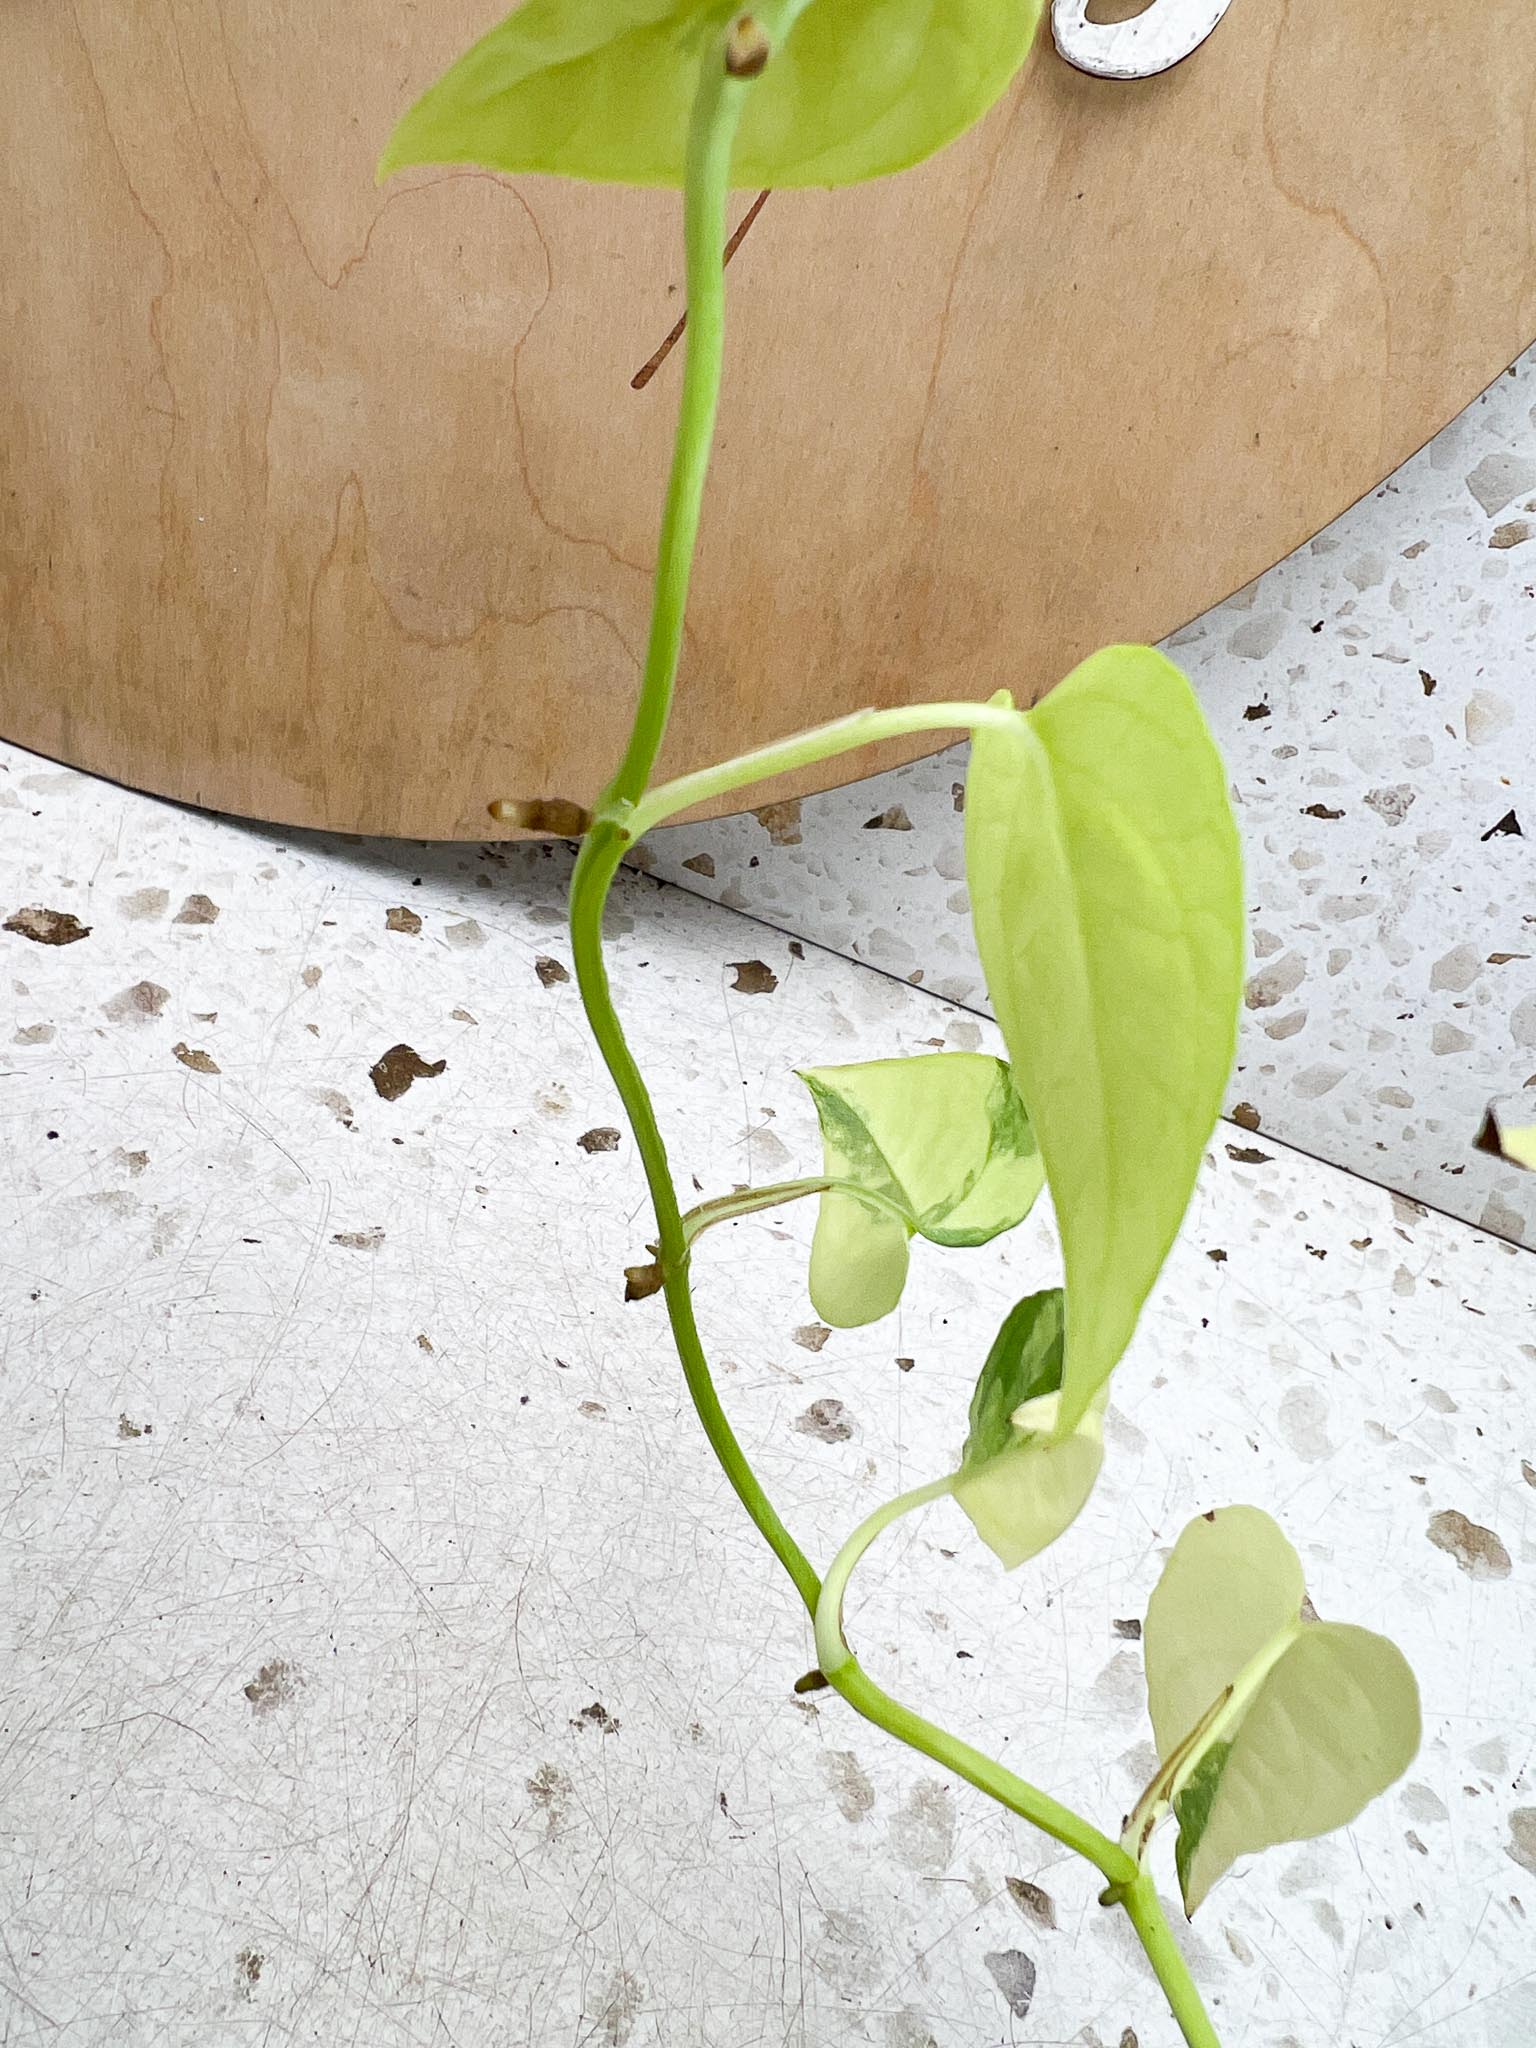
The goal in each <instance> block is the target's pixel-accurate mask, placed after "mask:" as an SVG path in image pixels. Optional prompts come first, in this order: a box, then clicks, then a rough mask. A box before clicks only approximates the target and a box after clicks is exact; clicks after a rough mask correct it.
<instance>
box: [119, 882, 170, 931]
mask: <svg viewBox="0 0 1536 2048" xmlns="http://www.w3.org/2000/svg"><path fill="white" fill-rule="evenodd" d="M170 904H171V892H170V890H169V889H134V890H132V891H130V893H129V894H128V895H126V896H121V897H119V898H118V904H117V907H118V909H119V910H120V911H121V912H122V913H123V915H124V917H126V918H129V919H131V920H132V921H133V922H134V923H135V924H138V923H141V922H143V921H144V920H145V919H146V918H151V917H164V915H165V913H166V911H167V910H168V909H169V908H170Z"/></svg>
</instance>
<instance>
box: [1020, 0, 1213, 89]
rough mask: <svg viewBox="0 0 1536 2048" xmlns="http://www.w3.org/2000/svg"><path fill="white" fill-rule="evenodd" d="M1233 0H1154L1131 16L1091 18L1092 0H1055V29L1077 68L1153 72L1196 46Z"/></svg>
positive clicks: (1107, 74) (1100, 74)
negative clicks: (1089, 4) (1100, 19)
mask: <svg viewBox="0 0 1536 2048" xmlns="http://www.w3.org/2000/svg"><path fill="white" fill-rule="evenodd" d="M1231 4H1232V0H1152V4H1151V6H1150V7H1148V8H1146V9H1145V10H1144V11H1143V12H1142V13H1141V14H1138V15H1136V16H1135V17H1134V18H1133V19H1132V20H1130V21H1090V20H1089V19H1088V0H1053V5H1052V7H1051V34H1052V36H1053V37H1054V38H1055V41H1056V48H1057V49H1058V50H1059V51H1060V53H1061V55H1062V56H1063V57H1065V58H1066V60H1067V62H1068V63H1069V64H1070V65H1071V66H1072V68H1073V69H1074V70H1075V71H1086V72H1088V73H1090V74H1091V75H1092V76H1093V77H1094V78H1154V77H1156V75H1157V73H1158V72H1159V71H1171V70H1172V69H1173V67H1174V65H1175V64H1182V63H1183V61H1184V59H1185V58H1186V57H1188V56H1189V55H1190V54H1191V53H1192V52H1193V51H1195V50H1198V49H1199V47H1200V45H1201V44H1202V43H1203V42H1204V41H1205V39H1206V37H1207V36H1208V35H1209V34H1210V33H1211V31H1212V29H1213V28H1215V26H1216V24H1217V23H1218V22H1219V21H1220V20H1221V17H1222V16H1223V15H1224V14H1225V13H1226V11H1227V9H1228V8H1229V7H1230V6H1231Z"/></svg>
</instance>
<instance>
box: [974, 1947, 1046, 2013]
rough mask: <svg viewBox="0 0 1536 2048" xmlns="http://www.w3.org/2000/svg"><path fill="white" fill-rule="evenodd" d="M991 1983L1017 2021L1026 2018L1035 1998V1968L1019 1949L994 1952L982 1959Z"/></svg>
mask: <svg viewBox="0 0 1536 2048" xmlns="http://www.w3.org/2000/svg"><path fill="white" fill-rule="evenodd" d="M982 1961H983V1962H984V1963H985V1964H986V1966H987V1971H988V1974H989V1975H990V1977H991V1979H992V1982H993V1983H994V1984H995V1985H996V1986H997V1988H998V1990H999V1991H1001V1993H1002V1994H1003V1997H1004V1998H1005V1999H1006V2000H1007V2002H1008V2010H1009V2011H1010V2012H1011V2013H1012V2014H1013V2016H1014V2018H1015V2019H1017V2020H1022V2019H1024V2018H1025V2017H1027V2015H1028V2012H1029V2008H1030V2005H1031V2003H1032V2001H1033V1999H1034V1996H1035V1966H1034V1964H1033V1963H1032V1962H1031V1961H1030V1959H1029V1957H1028V1956H1027V1955H1025V1953H1024V1951H1023V1949H1021V1948H1006V1949H998V1950H995V1951H994V1952H993V1953H992V1954H991V1955H986V1956H983V1957H982Z"/></svg>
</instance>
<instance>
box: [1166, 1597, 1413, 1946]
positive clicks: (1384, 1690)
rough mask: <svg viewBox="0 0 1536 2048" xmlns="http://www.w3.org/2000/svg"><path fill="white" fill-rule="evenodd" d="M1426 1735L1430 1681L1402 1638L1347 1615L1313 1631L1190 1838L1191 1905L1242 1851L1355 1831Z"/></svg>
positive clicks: (1295, 1646)
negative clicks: (1417, 1674) (1422, 1692)
mask: <svg viewBox="0 0 1536 2048" xmlns="http://www.w3.org/2000/svg"><path fill="white" fill-rule="evenodd" d="M1419 1735H1420V1719H1419V1690H1418V1686H1417V1684H1416V1683H1415V1681H1414V1676H1413V1673H1412V1671H1410V1669H1409V1668H1408V1663H1407V1660H1406V1659H1405V1658H1404V1656H1403V1654H1402V1652H1401V1651H1400V1650H1399V1649H1398V1648H1397V1647H1396V1645H1395V1644H1393V1643H1389V1642H1388V1641H1387V1639H1386V1638H1385V1637H1384V1636H1378V1635H1373V1634H1372V1633H1371V1631H1370V1630H1369V1629H1363V1628H1352V1627H1350V1626H1349V1625H1347V1624H1346V1623H1343V1622H1317V1623H1314V1624H1312V1625H1310V1626H1307V1627H1304V1628H1302V1630H1301V1631H1300V1633H1299V1634H1298V1635H1297V1636H1296V1637H1295V1639H1294V1641H1293V1642H1292V1643H1291V1645H1290V1647H1289V1648H1288V1649H1287V1650H1286V1651H1285V1653H1284V1655H1283V1656H1282V1657H1281V1658H1280V1659H1279V1661H1278V1662H1277V1663H1276V1664H1275V1665H1274V1666H1273V1668H1272V1669H1271V1670H1270V1672H1269V1674H1268V1676H1267V1677H1266V1678H1265V1679H1264V1681H1263V1683H1262V1684H1261V1685H1260V1687H1259V1689H1258V1691H1257V1693H1256V1694H1255V1695H1254V1697H1253V1700H1252V1702H1251V1704H1250V1705H1249V1708H1248V1711H1247V1712H1246V1714H1244V1715H1243V1717H1242V1719H1241V1722H1240V1723H1239V1726H1238V1728H1237V1731H1236V1734H1235V1735H1233V1736H1232V1738H1231V1748H1230V1750H1229V1751H1228V1753H1227V1756H1226V1759H1225V1762H1224V1764H1223V1765H1222V1767H1221V1769H1220V1772H1219V1776H1217V1778H1216V1781H1215V1784H1214V1789H1213V1791H1212V1793H1211V1795H1210V1797H1209V1799H1208V1802H1207V1811H1206V1813H1205V1814H1204V1816H1203V1826H1201V1827H1199V1829H1198V1832H1197V1834H1196V1836H1195V1839H1194V1840H1193V1841H1191V1842H1190V1843H1189V1844H1188V1846H1187V1847H1185V1846H1184V1845H1183V1844H1181V1849H1182V1850H1183V1853H1182V1854H1181V1856H1180V1865H1181V1872H1180V1875H1181V1879H1182V1883H1183V1889H1184V1906H1185V1911H1186V1912H1189V1913H1193V1912H1194V1910H1195V1908H1196V1907H1197V1906H1198V1905H1199V1904H1200V1902H1201V1900H1202V1899H1203V1898H1204V1897H1205V1896H1206V1894H1207V1893H1208V1892H1209V1891H1210V1889H1211V1886H1212V1885H1213V1884H1214V1883H1215V1882H1216V1880H1217V1879H1218V1878H1219V1877H1220V1876H1221V1875H1222V1873H1223V1872H1224V1871H1226V1870H1227V1869H1229V1868H1230V1867H1231V1865H1232V1863H1233V1862H1234V1861H1235V1860H1236V1858H1237V1857H1239V1856H1242V1855H1248V1854H1251V1853H1253V1852H1254V1851H1256V1850H1259V1849H1267V1848H1269V1847H1271V1846H1272V1845H1273V1844H1274V1843H1276V1842H1301V1841H1307V1840H1309V1839H1310V1838H1311V1837H1312V1836H1314V1835H1323V1834H1327V1833H1329V1832H1330V1831H1331V1830H1332V1829H1334V1828H1339V1827H1344V1826H1346V1825H1347V1824H1348V1822H1350V1821H1352V1820H1353V1819H1354V1818H1355V1816H1356V1815H1357V1814H1358V1813H1359V1812H1360V1811H1361V1809H1362V1808H1363V1807H1364V1806H1365V1805H1367V1804H1368V1802H1369V1801H1370V1800H1372V1799H1374V1798H1376V1797H1377V1795H1378V1794H1379V1793H1382V1792H1384V1791H1386V1789H1387V1787H1388V1786H1389V1785H1391V1784H1393V1783H1394V1782H1395V1781H1396V1779H1398V1778H1399V1777H1401V1776H1402V1774H1403V1772H1404V1771H1405V1770H1407V1768H1408V1766H1409V1764H1410V1763H1411V1762H1412V1761H1413V1758H1414V1754H1415V1752H1416V1751H1417V1749H1418V1746H1419ZM1182 1821H1183V1815H1181V1823H1182Z"/></svg>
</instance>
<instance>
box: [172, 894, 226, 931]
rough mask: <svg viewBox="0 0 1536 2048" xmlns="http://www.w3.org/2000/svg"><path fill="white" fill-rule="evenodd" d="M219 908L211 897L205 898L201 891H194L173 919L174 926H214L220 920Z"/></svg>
mask: <svg viewBox="0 0 1536 2048" xmlns="http://www.w3.org/2000/svg"><path fill="white" fill-rule="evenodd" d="M218 915H219V906H218V905H217V903H215V902H214V900H213V898H212V897H211V896H205V895H204V894H203V893H202V891H201V890H200V889H197V890H194V891H193V893H192V894H191V895H190V896H189V897H188V898H187V900H186V902H185V903H183V904H182V906H181V908H180V910H178V911H177V913H176V915H175V916H174V917H173V918H172V919H171V923H172V924H214V923H216V922H217V920H218Z"/></svg>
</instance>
